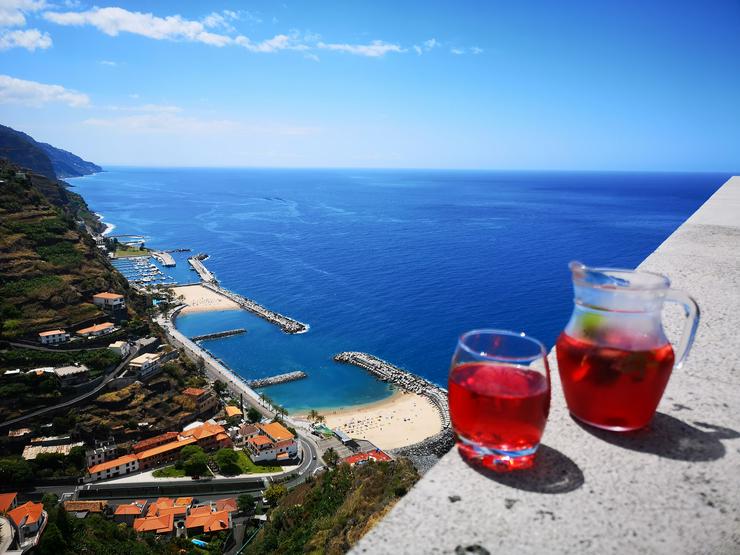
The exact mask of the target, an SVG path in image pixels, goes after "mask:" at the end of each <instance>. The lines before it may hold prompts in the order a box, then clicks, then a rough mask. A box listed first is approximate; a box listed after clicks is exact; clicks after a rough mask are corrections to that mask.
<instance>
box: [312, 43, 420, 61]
mask: <svg viewBox="0 0 740 555" xmlns="http://www.w3.org/2000/svg"><path fill="white" fill-rule="evenodd" d="M316 46H317V47H318V48H321V49H324V50H334V51H336V52H346V53H348V54H355V55H357V56H367V57H369V58H380V57H382V56H385V55H386V54H387V53H389V52H399V53H400V52H406V50H405V49H403V48H401V47H400V46H399V45H398V44H393V43H390V42H385V41H382V40H374V41H372V42H371V43H370V44H337V43H329V44H327V43H325V42H320V43H318V44H317V45H316Z"/></svg>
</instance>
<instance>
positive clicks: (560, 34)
mask: <svg viewBox="0 0 740 555" xmlns="http://www.w3.org/2000/svg"><path fill="white" fill-rule="evenodd" d="M738 29H740V3H738V2H737V1H736V0H728V1H724V2H723V1H721V0H713V1H712V2H680V1H671V2H651V1H634V2H633V1H614V2H608V1H604V2H593V1H588V2H549V1H543V2H494V1H490V2H488V1H486V2H484V1H480V2H463V1H461V2H452V1H449V2H442V1H434V0H431V1H425V2H411V1H408V2H398V1H389V2H383V1H373V2H369V1H368V2H362V3H361V2H351V1H341V2H339V1H337V2H328V1H321V2H319V1H317V2H294V1H290V0H287V1H285V2H267V1H256V0H255V1H243V2H233V1H223V2H208V3H204V2H184V1H178V2H156V3H153V2H119V3H113V4H107V3H101V4H99V5H97V6H96V5H93V4H88V3H85V2H84V1H78V0H66V1H65V0H57V1H53V0H48V1H44V0H0V122H1V123H4V124H6V125H10V126H11V127H14V128H16V129H20V130H23V131H26V132H28V133H29V134H31V135H33V136H34V137H35V138H37V139H39V140H43V141H47V142H51V143H52V144H55V145H57V146H60V147H62V148H66V149H68V150H71V151H73V152H75V153H78V154H80V155H83V156H84V157H86V158H88V159H91V160H93V161H96V162H99V163H102V164H126V165H165V166H169V165H176V166H292V167H309V166H320V167H331V166H342V167H346V166H355V167H416V168H419V167H430V168H492V169H576V170H578V169H597V170H598V169H603V170H676V171H684V170H685V171H704V170H717V171H737V170H738V169H740V31H738Z"/></svg>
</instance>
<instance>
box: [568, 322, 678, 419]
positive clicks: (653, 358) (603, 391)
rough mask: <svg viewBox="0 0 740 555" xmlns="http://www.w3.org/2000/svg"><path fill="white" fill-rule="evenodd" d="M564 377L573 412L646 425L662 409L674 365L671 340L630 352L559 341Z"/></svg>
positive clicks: (595, 345) (579, 414)
mask: <svg viewBox="0 0 740 555" xmlns="http://www.w3.org/2000/svg"><path fill="white" fill-rule="evenodd" d="M557 356H558V366H559V369H560V380H561V381H562V383H563V392H564V393H565V400H566V402H567V403H568V409H570V412H571V414H572V415H573V416H575V417H577V418H579V419H580V420H583V421H584V422H586V423H587V424H592V425H594V426H598V427H601V428H607V429H609V430H618V431H626V430H636V429H638V428H642V427H644V426H646V425H647V424H648V423H649V422H650V419H651V418H652V417H653V414H655V409H656V408H658V403H659V402H660V398H661V397H662V396H663V391H664V390H665V386H666V384H667V383H668V378H670V376H671V370H672V369H673V348H672V347H671V345H670V344H669V343H667V344H665V345H663V346H661V347H658V348H655V349H651V350H648V351H629V350H625V349H617V348H612V347H607V346H601V345H597V344H595V343H590V342H586V341H583V340H579V339H574V338H572V337H570V336H569V335H566V334H565V333H562V334H560V337H559V338H558V341H557Z"/></svg>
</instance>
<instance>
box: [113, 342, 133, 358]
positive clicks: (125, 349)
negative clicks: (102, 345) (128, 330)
mask: <svg viewBox="0 0 740 555" xmlns="http://www.w3.org/2000/svg"><path fill="white" fill-rule="evenodd" d="M108 348H109V349H110V350H111V351H113V352H114V353H116V354H118V355H120V356H121V358H126V357H127V356H128V354H129V353H130V352H131V345H129V344H128V343H127V342H126V341H116V342H114V343H111V344H110V345H108Z"/></svg>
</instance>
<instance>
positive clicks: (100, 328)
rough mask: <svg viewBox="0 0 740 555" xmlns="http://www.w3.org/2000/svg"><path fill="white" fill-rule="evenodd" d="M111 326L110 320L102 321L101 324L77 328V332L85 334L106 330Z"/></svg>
mask: <svg viewBox="0 0 740 555" xmlns="http://www.w3.org/2000/svg"><path fill="white" fill-rule="evenodd" d="M112 327H113V324H112V323H110V322H103V323H102V324H96V325H94V326H90V327H89V328H84V329H81V330H77V333H78V334H79V335H86V334H88V333H95V332H96V331H103V330H107V329H110V328H112Z"/></svg>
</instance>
